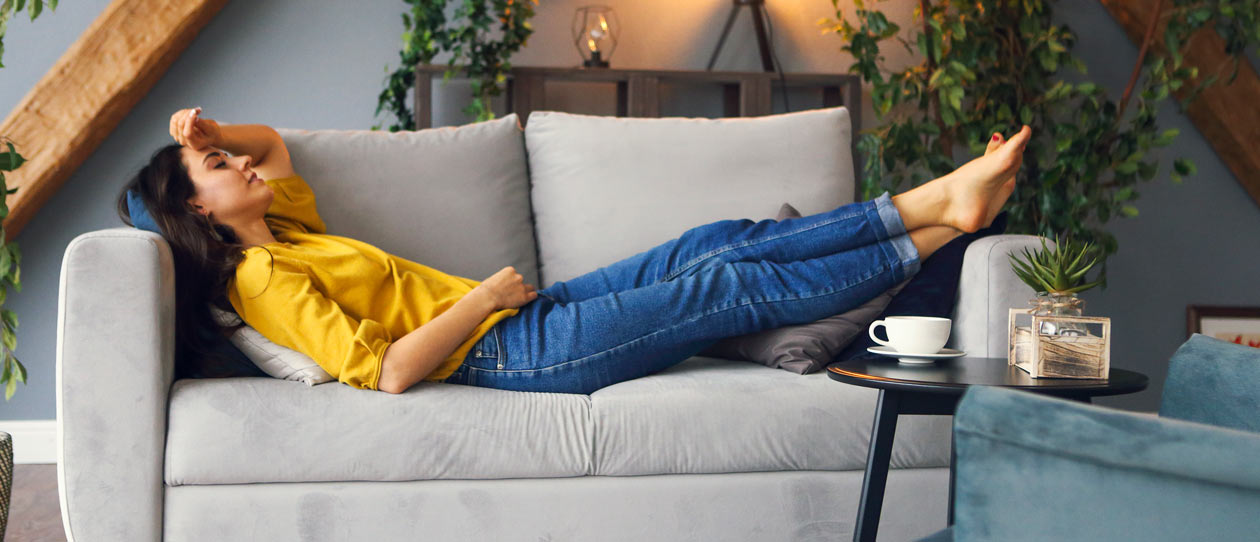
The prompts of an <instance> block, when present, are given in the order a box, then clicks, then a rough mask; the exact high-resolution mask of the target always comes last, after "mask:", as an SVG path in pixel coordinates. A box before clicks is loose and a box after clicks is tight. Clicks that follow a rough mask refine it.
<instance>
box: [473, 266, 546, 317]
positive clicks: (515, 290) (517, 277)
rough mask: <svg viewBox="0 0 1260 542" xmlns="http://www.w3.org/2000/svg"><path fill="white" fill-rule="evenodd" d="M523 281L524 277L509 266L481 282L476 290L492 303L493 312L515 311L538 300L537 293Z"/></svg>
mask: <svg viewBox="0 0 1260 542" xmlns="http://www.w3.org/2000/svg"><path fill="white" fill-rule="evenodd" d="M524 280H525V277H523V276H521V274H520V273H517V272H516V268H514V267H512V266H510V265H509V266H507V267H504V268H503V269H500V270H499V272H498V273H495V274H494V275H491V276H490V278H488V279H486V280H484V281H482V282H481V284H478V285H477V288H480V289H482V290H484V291H485V295H487V296H489V297H490V299H491V300H493V301H494V310H496V311H497V310H503V309H516V308H520V307H521V306H522V305H525V304H526V303H529V302H530V301H533V300H535V299H537V298H538V292H536V291H534V287H533V286H532V285H529V284H525V282H524Z"/></svg>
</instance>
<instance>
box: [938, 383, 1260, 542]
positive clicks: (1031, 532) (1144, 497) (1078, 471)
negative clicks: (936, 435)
mask: <svg viewBox="0 0 1260 542" xmlns="http://www.w3.org/2000/svg"><path fill="white" fill-rule="evenodd" d="M954 442H955V453H956V460H957V476H956V478H955V480H957V486H956V488H955V501H954V505H955V507H954V510H955V516H954V531H955V532H954V534H955V537H956V539H958V540H1148V541H1163V540H1248V539H1252V538H1254V537H1255V533H1256V532H1260V514H1256V510H1260V466H1258V465H1257V463H1256V458H1258V457H1260V433H1251V432H1247V431H1239V430H1235V429H1227V428H1221V427H1216V426H1211V425H1206V424H1200V423H1194V422H1188V421H1183V420H1169V419H1162V418H1158V417H1154V416H1150V415H1147V414H1140V413H1134V412H1125V411H1119V410H1113V409H1108V408H1103V407H1099V406H1094V405H1087V404H1083V403H1077V402H1073V401H1068V400H1064V399H1055V398H1049V397H1045V396H1040V395H1035V394H1032V393H1028V392H1023V391H1015V390H1010V389H1005V388H995V387H973V388H971V389H969V390H968V391H967V393H966V394H965V395H964V396H963V399H962V401H961V402H960V403H959V405H958V410H957V412H956V413H955V415H954Z"/></svg>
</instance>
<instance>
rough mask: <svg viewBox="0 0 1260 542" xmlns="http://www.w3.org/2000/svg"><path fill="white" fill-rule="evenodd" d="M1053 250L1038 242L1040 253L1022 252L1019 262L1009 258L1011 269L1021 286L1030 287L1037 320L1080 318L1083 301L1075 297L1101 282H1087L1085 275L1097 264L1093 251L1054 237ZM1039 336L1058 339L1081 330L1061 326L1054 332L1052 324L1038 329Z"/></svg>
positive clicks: (1086, 244)
mask: <svg viewBox="0 0 1260 542" xmlns="http://www.w3.org/2000/svg"><path fill="white" fill-rule="evenodd" d="M1054 244H1055V246H1054V248H1053V249H1051V248H1048V247H1047V246H1046V238H1045V237H1042V238H1041V249H1040V250H1035V251H1029V250H1028V248H1027V247H1025V248H1024V250H1023V256H1024V258H1023V259H1020V258H1018V257H1016V256H1015V255H1011V256H1009V258H1010V260H1011V268H1012V269H1013V270H1014V271H1015V275H1016V276H1018V277H1019V279H1020V280H1022V281H1024V284H1027V285H1028V286H1030V287H1031V288H1032V289H1033V291H1034V292H1037V297H1036V298H1034V299H1030V300H1029V303H1030V304H1032V305H1033V307H1034V309H1035V311H1034V312H1033V314H1036V315H1038V316H1045V315H1053V316H1081V310H1082V309H1083V308H1084V306H1085V300H1083V299H1081V298H1080V297H1079V296H1078V295H1077V294H1079V293H1081V292H1083V291H1085V290H1088V289H1090V288H1093V287H1095V286H1098V285H1099V284H1101V283H1102V281H1101V280H1095V281H1093V282H1089V281H1088V279H1086V278H1085V274H1086V273H1088V272H1089V270H1090V269H1091V268H1093V267H1094V264H1096V263H1098V258H1099V255H1098V251H1097V247H1096V246H1095V245H1094V244H1093V243H1090V242H1081V241H1077V240H1075V239H1072V238H1071V237H1068V238H1066V239H1064V240H1063V241H1060V240H1059V236H1058V235H1055V238H1054ZM1041 331H1042V332H1043V333H1054V334H1058V335H1075V334H1077V332H1078V331H1079V332H1082V333H1081V334H1084V333H1083V330H1082V329H1081V328H1080V327H1078V326H1075V325H1071V324H1064V325H1062V326H1059V327H1058V328H1057V329H1056V327H1055V325H1054V323H1052V322H1045V323H1043V325H1042V328H1041Z"/></svg>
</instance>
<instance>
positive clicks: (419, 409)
mask: <svg viewBox="0 0 1260 542" xmlns="http://www.w3.org/2000/svg"><path fill="white" fill-rule="evenodd" d="M590 421H591V418H590V398H589V397H588V396H586V395H573V394H562V393H526V392H507V391H503V390H495V389H489V388H477V387H472V386H460V385H456V384H443V383H436V382H421V383H419V384H417V385H416V386H414V387H412V388H411V389H409V390H407V393H403V394H398V395H391V394H388V393H381V392H372V391H364V390H357V389H354V388H350V387H347V386H315V387H309V386H307V385H305V384H303V383H301V382H294V381H289V380H278V379H274V378H258V377H246V378H222V379H182V380H177V381H175V383H174V385H173V386H172V387H171V392H170V413H169V425H168V429H167V436H166V470H165V481H166V484H167V485H168V486H178V485H184V484H190V485H195V484H235V483H253V482H329V481H355V480H369V481H401V480H428V479H439V478H456V479H459V478H463V479H474V478H488V479H497V478H553V477H563V476H582V475H584V474H586V473H588V472H590V471H591V468H592V467H591V452H590V451H591V436H592V434H593V432H592V429H591V423H590Z"/></svg>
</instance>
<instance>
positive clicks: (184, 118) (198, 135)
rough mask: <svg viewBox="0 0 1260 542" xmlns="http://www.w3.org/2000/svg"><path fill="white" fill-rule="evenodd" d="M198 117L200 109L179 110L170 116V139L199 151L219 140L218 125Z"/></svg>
mask: <svg viewBox="0 0 1260 542" xmlns="http://www.w3.org/2000/svg"><path fill="white" fill-rule="evenodd" d="M200 115H201V108H200V107H194V108H192V109H180V110H179V111H176V112H175V114H174V115H171V126H170V129H171V137H172V138H174V139H175V142H176V143H179V144H180V145H183V146H185V147H188V148H190V149H192V150H195V151H199V150H201V149H204V148H206V147H209V146H211V145H214V144H215V142H216V141H218V140H219V123H217V122H215V121H214V120H212V119H207V118H201V116H200Z"/></svg>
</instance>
